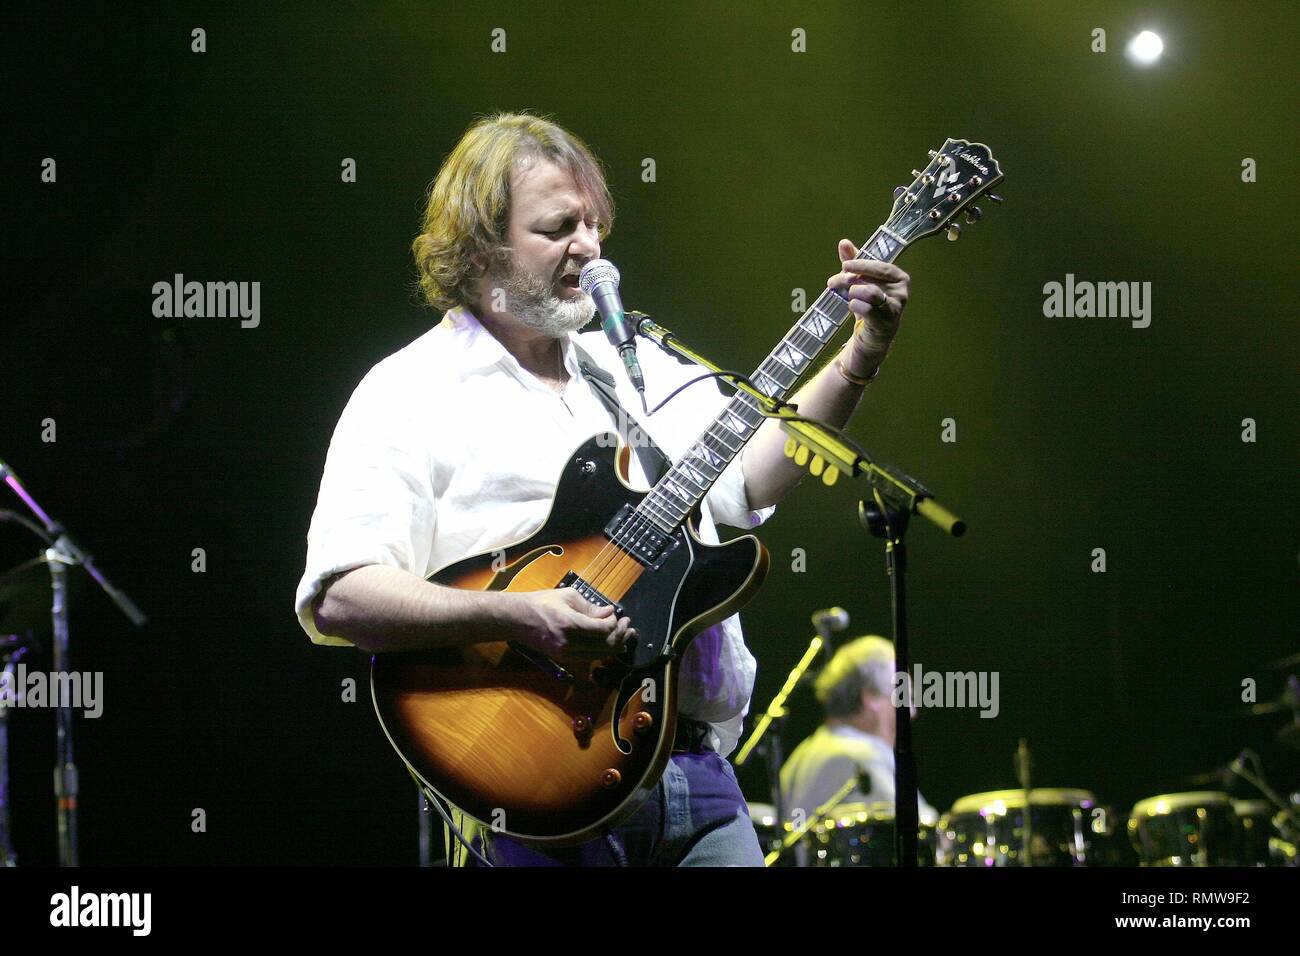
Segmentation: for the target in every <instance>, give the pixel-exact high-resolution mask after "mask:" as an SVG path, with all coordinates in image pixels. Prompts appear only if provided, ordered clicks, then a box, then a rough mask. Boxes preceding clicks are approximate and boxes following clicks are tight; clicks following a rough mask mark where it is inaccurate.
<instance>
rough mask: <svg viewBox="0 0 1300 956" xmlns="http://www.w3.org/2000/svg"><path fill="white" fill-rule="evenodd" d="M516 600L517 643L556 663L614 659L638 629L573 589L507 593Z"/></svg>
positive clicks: (607, 607)
mask: <svg viewBox="0 0 1300 956" xmlns="http://www.w3.org/2000/svg"><path fill="white" fill-rule="evenodd" d="M505 593H506V594H508V595H509V596H510V597H511V598H512V599H513V601H514V614H513V616H514V619H515V624H516V634H517V637H516V640H518V641H519V642H520V643H522V644H525V645H527V646H528V647H530V648H532V649H533V650H535V651H538V652H540V653H542V654H545V655H546V656H547V657H550V658H552V659H554V660H556V661H560V662H563V661H565V660H568V661H586V662H590V661H595V660H599V659H600V658H602V657H612V656H614V654H616V653H617V652H618V649H619V648H620V647H622V646H623V644H624V642H626V641H627V640H628V639H629V638H633V637H636V636H637V634H636V629H635V628H633V627H632V621H631V619H629V618H626V617H624V618H619V617H616V616H615V614H614V608H613V607H611V606H609V605H605V606H603V607H601V606H597V605H595V604H592V603H591V602H590V601H588V600H587V599H586V598H584V597H583V596H582V595H581V594H579V593H578V592H577V591H575V590H573V588H555V589H553V590H549V591H507V592H505Z"/></svg>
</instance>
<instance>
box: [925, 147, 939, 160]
mask: <svg viewBox="0 0 1300 956" xmlns="http://www.w3.org/2000/svg"><path fill="white" fill-rule="evenodd" d="M926 152H927V153H929V154H930V158H931V159H934V157H936V156H938V155H939V154H938V153H936V152H935V151H934V150H932V149H927V150H926Z"/></svg>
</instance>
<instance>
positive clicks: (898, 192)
mask: <svg viewBox="0 0 1300 956" xmlns="http://www.w3.org/2000/svg"><path fill="white" fill-rule="evenodd" d="M905 192H907V187H906V186H895V187H894V198H895V199H897V198H898V197H899V196H901V195H903V193H905Z"/></svg>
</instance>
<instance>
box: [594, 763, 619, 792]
mask: <svg viewBox="0 0 1300 956" xmlns="http://www.w3.org/2000/svg"><path fill="white" fill-rule="evenodd" d="M622 779H623V775H622V774H621V773H619V772H618V771H617V770H615V769H614V768H613V767H610V768H609V769H608V770H606V771H605V772H604V773H602V774H601V775H600V785H601V786H602V787H604V788H605V789H606V790H613V789H614V788H615V787H617V786H618V785H619V782H620V781H621V780H622Z"/></svg>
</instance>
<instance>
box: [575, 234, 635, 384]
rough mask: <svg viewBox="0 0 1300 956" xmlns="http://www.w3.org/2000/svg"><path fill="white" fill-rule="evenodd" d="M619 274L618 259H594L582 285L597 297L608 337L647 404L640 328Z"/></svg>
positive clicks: (580, 277)
mask: <svg viewBox="0 0 1300 956" xmlns="http://www.w3.org/2000/svg"><path fill="white" fill-rule="evenodd" d="M619 278H620V276H619V274H618V269H616V268H615V267H614V263H612V262H610V261H609V260H608V259H592V260H591V261H590V262H588V263H587V264H586V265H585V266H583V267H582V272H581V273H579V275H578V288H580V289H581V290H582V291H583V292H585V293H587V295H589V296H591V297H592V299H593V300H595V303H596V308H597V309H598V310H599V311H600V323H601V327H602V328H604V330H605V337H606V338H607V339H609V344H610V345H612V346H614V348H615V349H616V350H617V351H618V354H619V357H620V358H622V359H623V367H624V368H626V369H627V377H628V378H629V379H631V381H632V387H633V388H635V389H636V390H637V392H638V393H639V394H640V396H641V406H642V407H643V408H644V407H645V376H644V375H642V374H641V363H640V362H639V361H637V357H636V328H635V327H634V326H633V325H632V323H630V322H628V320H627V316H626V315H625V314H624V313H623V299H622V298H621V297H620V296H619V294H618V283H619Z"/></svg>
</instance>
